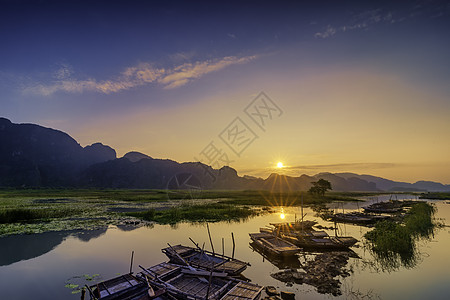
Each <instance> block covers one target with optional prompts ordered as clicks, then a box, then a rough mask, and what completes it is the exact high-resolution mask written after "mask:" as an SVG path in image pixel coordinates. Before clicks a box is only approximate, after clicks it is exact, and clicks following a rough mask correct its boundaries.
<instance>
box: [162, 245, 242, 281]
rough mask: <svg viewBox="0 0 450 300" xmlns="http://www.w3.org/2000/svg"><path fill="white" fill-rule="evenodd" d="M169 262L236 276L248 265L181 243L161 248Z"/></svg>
mask: <svg viewBox="0 0 450 300" xmlns="http://www.w3.org/2000/svg"><path fill="white" fill-rule="evenodd" d="M161 251H162V252H163V253H164V254H165V255H167V257H168V258H169V259H170V261H171V262H173V263H176V264H181V265H185V262H187V263H188V264H189V265H190V266H192V267H195V268H200V269H203V270H207V271H210V270H211V268H212V269H213V270H214V271H216V272H225V273H227V274H228V275H230V276H236V275H239V274H240V273H242V271H244V270H245V269H246V268H247V266H248V265H249V264H248V263H246V262H243V261H241V260H238V259H235V258H231V257H228V256H226V255H220V254H217V253H212V252H210V251H207V250H202V249H200V248H193V247H188V246H183V245H175V246H169V247H167V248H164V249H162V250H161Z"/></svg>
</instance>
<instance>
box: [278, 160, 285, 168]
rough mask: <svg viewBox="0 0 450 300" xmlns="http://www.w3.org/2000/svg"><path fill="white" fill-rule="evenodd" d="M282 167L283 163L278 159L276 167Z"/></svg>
mask: <svg viewBox="0 0 450 300" xmlns="http://www.w3.org/2000/svg"><path fill="white" fill-rule="evenodd" d="M282 167H284V165H283V163H282V162H281V161H279V162H278V163H277V168H280V169H281V168H282Z"/></svg>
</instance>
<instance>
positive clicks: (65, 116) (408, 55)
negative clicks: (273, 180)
mask: <svg viewBox="0 0 450 300" xmlns="http://www.w3.org/2000/svg"><path fill="white" fill-rule="evenodd" d="M300 2H301V1H300ZM448 28H450V2H449V1H405V2H398V1H371V2H368V1H345V2H341V1H304V3H294V1H290V2H284V1H273V2H265V1H236V2H230V1H221V2H216V1H204V2H198V1H194V2H190V1H186V2H181V1H180V2H177V1H2V0H0V39H1V40H0V116H3V117H6V118H8V119H10V120H11V121H12V122H14V123H36V124H40V125H43V126H46V127H51V128H56V129H60V130H62V131H65V132H67V133H68V134H70V135H71V136H72V137H74V138H75V139H76V140H77V141H78V142H79V143H80V144H81V145H82V146H86V145H88V144H92V143H94V142H102V143H104V144H107V145H110V146H111V147H113V148H115V149H116V150H117V152H118V155H119V156H122V155H124V154H125V153H127V152H128V151H132V150H135V151H140V152H143V153H145V154H148V155H150V156H152V157H154V158H170V159H173V160H176V161H179V162H184V161H194V160H195V159H196V158H198V157H199V156H201V152H202V151H203V150H205V149H206V148H207V147H208V145H211V143H213V145H214V146H215V147H216V148H217V149H218V150H221V152H220V153H221V154H224V153H225V154H227V155H228V158H229V160H230V161H231V162H230V166H232V167H233V168H235V169H236V170H237V171H238V173H239V174H240V175H244V174H248V175H254V176H261V177H266V176H268V175H269V174H270V173H272V172H278V173H285V174H288V175H294V176H299V175H300V174H310V175H312V174H316V173H318V172H325V171H328V172H345V171H348V172H355V173H359V174H371V175H376V176H382V177H387V178H389V179H393V180H401V181H408V182H415V181H417V180H422V179H423V180H434V181H440V182H443V183H447V184H449V183H450V34H449V30H448ZM260 92H264V93H265V94H266V95H267V96H268V97H269V98H270V99H271V100H272V103H273V104H275V105H276V106H277V107H278V109H279V110H278V111H273V112H274V113H273V115H271V117H272V118H266V119H265V121H266V123H265V126H264V127H263V128H262V127H259V126H258V124H257V123H256V122H255V121H254V120H252V119H251V118H250V116H249V115H248V114H246V113H245V109H246V108H247V107H248V106H249V105H251V103H252V101H253V100H254V99H255V97H257V96H258V95H259V94H260ZM236 118H238V119H237V120H239V121H240V122H241V123H242V124H245V126H247V128H248V129H249V130H250V131H251V132H252V133H253V134H254V137H255V138H254V139H252V140H251V143H249V144H248V145H247V146H246V148H245V149H244V150H243V151H242V152H241V153H239V155H238V154H236V153H235V152H233V151H232V149H230V147H229V145H227V144H226V142H225V141H224V140H223V139H221V136H220V134H221V133H223V132H226V129H229V128H230V124H231V125H232V122H234V121H235V120H236ZM242 124H241V125H242ZM222 137H223V135H222ZM242 141H245V139H242ZM279 161H281V162H283V163H284V165H285V167H284V168H282V169H276V168H275V166H276V164H277V162H279Z"/></svg>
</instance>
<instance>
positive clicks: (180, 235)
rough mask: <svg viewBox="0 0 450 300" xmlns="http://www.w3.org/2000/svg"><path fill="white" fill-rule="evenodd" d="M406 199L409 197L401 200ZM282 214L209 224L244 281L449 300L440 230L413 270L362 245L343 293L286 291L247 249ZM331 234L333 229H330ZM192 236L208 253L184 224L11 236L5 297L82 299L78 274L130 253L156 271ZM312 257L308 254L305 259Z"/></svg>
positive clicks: (290, 214)
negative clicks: (76, 290) (253, 235)
mask: <svg viewBox="0 0 450 300" xmlns="http://www.w3.org/2000/svg"><path fill="white" fill-rule="evenodd" d="M401 198H405V199H411V198H412V197H411V196H405V195H402V196H401V197H400V196H398V199H399V200H400V199H401ZM387 199H389V196H378V198H377V199H375V198H368V199H367V203H364V204H361V203H359V204H356V203H345V204H343V203H332V204H330V206H331V207H333V208H336V209H338V210H340V211H341V210H345V211H346V212H348V211H351V210H356V209H358V207H360V206H361V205H367V204H369V202H372V201H377V200H378V201H384V200H387ZM430 202H432V203H435V205H436V208H437V213H436V218H437V219H439V220H440V221H442V222H444V223H446V224H448V220H450V204H447V202H448V201H431V200H430ZM275 209H276V210H277V211H278V212H277V213H274V214H269V215H263V216H258V217H255V218H252V219H250V220H248V221H243V222H239V223H226V222H219V223H211V224H209V226H210V230H211V234H212V236H213V243H214V246H215V250H216V252H219V253H222V238H224V241H225V254H228V255H231V251H232V242H231V232H233V233H234V236H235V240H236V252H235V256H236V257H237V258H239V259H241V260H244V261H248V262H250V263H251V267H249V268H247V270H246V271H245V272H244V275H245V276H246V277H248V278H250V279H251V280H252V281H253V282H255V283H258V284H260V285H273V286H275V287H278V288H279V289H281V290H285V291H291V292H294V293H296V294H297V299H359V298H363V299H427V298H429V299H449V295H450V258H449V249H450V229H449V227H444V228H440V229H437V230H436V232H435V235H434V237H432V238H431V239H430V240H422V241H420V242H419V243H418V253H419V254H418V257H417V260H416V261H415V262H414V263H412V264H411V265H409V266H407V267H405V266H394V265H386V264H382V263H380V262H379V261H378V260H376V259H375V258H374V257H373V255H372V254H371V253H370V252H369V251H368V250H366V249H365V248H364V247H363V246H362V243H361V242H359V243H358V244H357V245H359V247H356V248H353V250H354V251H355V252H356V254H357V255H358V256H359V258H350V259H349V262H348V264H347V266H346V267H345V268H346V269H348V270H351V272H350V273H351V275H350V276H348V277H345V278H340V281H341V291H342V295H341V296H338V297H334V296H332V295H330V294H319V293H318V292H317V291H316V288H315V287H312V286H309V285H306V284H303V285H299V284H294V285H292V286H288V285H286V284H285V283H282V282H280V281H277V280H275V279H273V278H272V277H271V276H270V274H273V273H275V272H278V271H279V268H278V267H276V266H275V265H274V264H272V263H271V262H270V261H268V260H266V259H264V258H263V257H262V256H261V255H260V254H259V253H258V252H255V251H253V250H252V249H251V248H250V246H249V242H250V238H249V236H248V233H250V232H258V231H259V228H260V227H264V226H265V225H268V224H269V223H270V222H281V221H283V220H281V219H280V212H281V208H280V207H276V208H275ZM283 211H284V214H285V220H287V221H294V218H295V216H296V215H297V216H300V208H298V207H296V208H292V207H288V208H286V207H285V208H283ZM304 213H306V217H305V219H306V220H317V221H319V223H320V224H322V225H324V226H333V224H332V223H329V222H324V221H322V220H320V219H318V218H316V217H314V212H313V211H312V210H311V209H309V208H305V209H304ZM368 230H370V229H367V228H365V227H361V226H354V225H343V224H340V225H339V233H340V234H341V235H351V236H354V237H355V238H357V239H358V240H360V241H361V240H362V235H363V234H364V233H365V232H367V231H368ZM328 232H329V233H330V234H333V232H334V231H333V230H328ZM189 237H191V238H192V239H194V240H195V241H196V242H198V243H200V244H203V243H205V248H207V249H210V245H209V239H208V235H207V230H206V226H205V225H195V224H194V225H193V224H179V225H177V226H175V227H171V226H165V225H164V226H162V225H155V226H154V227H152V228H148V227H142V228H137V229H132V228H126V227H125V228H118V227H112V226H111V227H109V228H108V229H105V230H99V231H89V232H75V233H74V232H72V233H67V232H66V233H64V232H63V233H61V232H60V233H46V234H40V235H26V236H13V237H7V238H2V239H0V299H79V297H80V295H79V294H76V295H72V294H71V289H69V288H67V287H65V285H66V284H67V283H74V284H80V283H81V284H84V283H86V282H87V283H89V284H92V281H91V282H89V281H85V280H84V279H80V278H76V277H77V276H83V275H85V274H87V275H93V274H100V276H99V277H96V278H95V280H97V281H100V280H105V279H108V278H112V277H115V276H117V275H118V273H127V272H128V270H129V267H130V256H131V251H134V265H133V271H134V272H139V271H140V269H139V267H138V265H139V264H140V265H143V266H146V267H149V266H152V265H154V264H157V263H159V262H162V261H166V260H167V258H166V256H165V255H164V254H163V253H162V252H161V248H164V247H167V243H170V244H172V245H175V244H184V245H192V243H191V242H190V241H189ZM308 258H309V259H311V258H313V256H307V257H306V259H308Z"/></svg>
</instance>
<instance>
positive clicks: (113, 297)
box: [86, 274, 165, 300]
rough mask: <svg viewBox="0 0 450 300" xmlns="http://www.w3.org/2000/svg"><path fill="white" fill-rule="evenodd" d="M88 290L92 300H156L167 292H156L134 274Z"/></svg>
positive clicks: (158, 290) (119, 277)
mask: <svg viewBox="0 0 450 300" xmlns="http://www.w3.org/2000/svg"><path fill="white" fill-rule="evenodd" d="M86 288H87V290H88V292H89V295H90V299H101V300H145V299H154V298H155V297H158V296H160V295H162V294H163V293H164V292H165V291H164V290H163V289H157V292H155V291H154V290H153V288H152V287H151V286H150V285H148V284H147V282H145V281H144V280H142V279H141V278H138V277H136V276H133V275H132V274H124V275H120V276H118V277H115V278H112V279H109V280H106V281H102V282H99V283H97V284H95V285H91V286H86Z"/></svg>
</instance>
